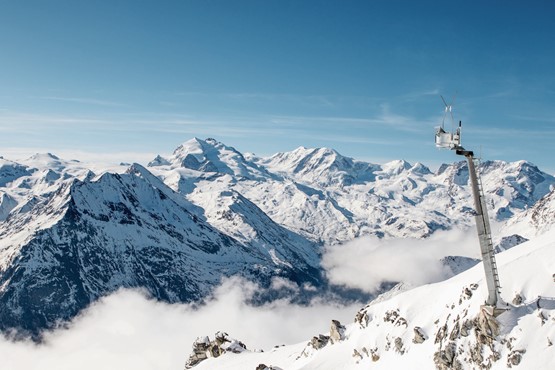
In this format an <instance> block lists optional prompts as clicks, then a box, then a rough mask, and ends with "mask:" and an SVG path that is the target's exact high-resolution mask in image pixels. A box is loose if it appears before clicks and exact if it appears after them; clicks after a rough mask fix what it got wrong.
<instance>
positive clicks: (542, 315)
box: [538, 311, 547, 326]
mask: <svg viewBox="0 0 555 370" xmlns="http://www.w3.org/2000/svg"><path fill="white" fill-rule="evenodd" d="M538 317H539V318H540V320H541V322H542V326H543V325H544V324H545V322H546V321H547V317H546V316H545V314H544V313H543V311H539V312H538Z"/></svg>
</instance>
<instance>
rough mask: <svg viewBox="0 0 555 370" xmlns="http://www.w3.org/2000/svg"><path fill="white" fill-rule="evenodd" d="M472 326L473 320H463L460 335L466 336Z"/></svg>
mask: <svg viewBox="0 0 555 370" xmlns="http://www.w3.org/2000/svg"><path fill="white" fill-rule="evenodd" d="M473 327H474V322H473V321H472V320H465V321H464V322H463V324H462V326H461V336H463V337H468V335H469V334H470V331H471V330H472V328H473Z"/></svg>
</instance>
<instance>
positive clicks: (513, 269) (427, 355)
mask: <svg viewBox="0 0 555 370" xmlns="http://www.w3.org/2000/svg"><path fill="white" fill-rule="evenodd" d="M497 261H498V266H499V270H500V279H501V283H502V286H503V289H502V298H503V300H504V301H506V302H512V300H513V298H514V297H515V294H516V293H518V294H520V295H521V296H522V297H524V300H523V303H521V304H519V305H512V304H510V305H508V308H509V310H508V311H506V312H504V313H503V314H501V315H500V316H499V317H498V320H499V322H500V324H501V332H500V334H499V336H498V337H497V338H496V339H495V341H494V343H493V346H492V348H493V350H495V351H496V352H497V353H498V354H499V356H500V358H499V359H498V360H497V361H491V365H492V367H491V368H492V369H506V368H507V367H508V365H507V364H508V362H507V361H508V360H507V358H508V356H509V355H510V354H511V352H513V351H515V350H525V352H523V353H522V359H521V362H520V364H519V365H518V367H517V368H520V369H552V368H554V366H555V346H553V345H552V344H550V343H553V342H555V282H554V273H555V230H552V231H550V232H548V233H546V234H544V235H542V236H540V237H538V238H537V239H535V240H533V241H529V242H526V243H523V244H521V245H519V246H516V247H514V248H512V249H511V250H508V251H506V252H503V253H501V254H499V255H498V258H497ZM483 275H484V272H483V267H482V264H479V265H477V266H475V267H473V268H472V269H470V270H468V271H466V272H463V273H461V274H460V275H457V276H455V277H453V278H451V279H449V280H447V281H444V282H440V283H436V284H430V285H425V286H421V287H418V288H415V289H412V290H409V291H405V292H402V293H399V294H397V295H394V296H393V297H391V298H390V299H387V300H382V301H379V302H377V303H370V305H368V306H366V307H365V308H363V309H362V310H361V313H365V314H366V315H367V317H368V319H367V320H368V321H367V323H363V324H360V323H352V324H349V325H347V329H346V332H345V336H346V338H345V339H344V340H342V341H339V342H336V343H333V344H332V343H328V344H327V345H326V346H325V347H324V348H322V349H320V350H314V349H313V348H310V347H307V342H302V343H298V344H293V345H287V346H283V347H277V348H274V349H272V350H270V351H268V352H262V353H259V352H248V351H247V352H243V353H241V354H224V355H222V356H221V357H218V358H209V359H208V360H205V361H204V362H202V363H200V364H199V365H198V366H197V367H195V369H199V370H204V369H229V370H235V369H237V370H240V369H254V368H256V366H258V365H259V364H262V363H263V364H266V365H268V366H269V365H273V366H276V367H279V368H282V369H287V370H295V369H334V370H337V369H362V368H372V369H374V368H375V369H394V368H395V369H403V368H405V369H408V368H411V369H434V368H435V365H434V361H433V357H434V353H435V352H437V351H439V349H440V345H443V346H444V348H445V346H446V344H447V343H449V342H452V343H455V344H456V346H457V348H458V350H460V352H458V354H457V355H456V358H457V359H458V360H459V361H460V362H461V363H462V365H463V367H464V368H474V367H476V365H475V364H472V363H471V362H470V361H469V357H470V350H471V348H472V346H475V345H476V338H475V336H474V334H473V333H471V334H470V335H469V336H467V337H464V336H461V335H458V336H457V335H455V336H453V337H452V338H453V339H450V340H447V341H440V343H435V342H434V338H435V336H436V334H437V333H438V331H439V330H440V328H441V327H442V326H443V325H447V331H446V332H447V335H448V336H449V333H452V330H453V328H454V327H455V326H456V325H457V323H459V324H461V323H462V322H463V320H465V319H472V318H474V317H476V316H477V315H478V314H479V312H480V305H481V304H483V302H484V301H485V298H486V295H487V290H486V287H485V281H484V276H483ZM473 284H477V288H476V286H475V285H473ZM465 288H468V290H469V291H470V292H472V296H471V297H468V295H465V293H464V292H465ZM538 297H541V299H540V300H539V303H538V300H537V298H538ZM538 305H539V308H538ZM388 312H389V313H391V312H397V313H398V317H396V316H395V315H393V318H390V319H389V320H385V318H387V317H388ZM331 319H332V318H330V320H331ZM405 322H406V324H405ZM417 326H418V327H420V328H421V330H422V331H423V332H424V333H425V336H426V337H427V339H426V340H425V341H424V342H423V343H421V344H419V343H414V342H413V341H412V339H413V337H414V332H413V329H414V328H415V327H417ZM322 331H323V332H325V328H322ZM317 334H318V333H314V335H317ZM396 338H401V340H402V343H403V346H402V350H401V351H398V350H396V348H395V345H394V341H395V339H396ZM307 339H309V338H307ZM388 343H389V344H388ZM245 344H246V345H247V347H249V343H245ZM251 345H254V346H256V344H251ZM364 349H366V351H365V350H364ZM371 349H372V350H375V353H377V354H378V355H379V357H380V358H379V360H377V361H375V362H374V361H372V358H371V357H369V356H368V355H367V354H366V352H368V353H370V350H371ZM355 350H356V351H357V352H358V353H360V354H361V356H353V354H354V353H355ZM401 352H402V353H401ZM303 353H305V354H306V355H305V354H303ZM491 353H492V350H491V349H490V348H487V347H486V348H484V349H483V357H484V364H485V363H487V357H488V355H490V354H491Z"/></svg>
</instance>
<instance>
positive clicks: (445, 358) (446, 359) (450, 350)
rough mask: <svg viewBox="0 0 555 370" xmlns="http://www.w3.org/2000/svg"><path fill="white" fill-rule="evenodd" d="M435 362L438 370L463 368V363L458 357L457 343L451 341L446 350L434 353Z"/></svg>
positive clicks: (460, 369)
mask: <svg viewBox="0 0 555 370" xmlns="http://www.w3.org/2000/svg"><path fill="white" fill-rule="evenodd" d="M434 363H435V364H436V368H437V369H438V370H462V368H463V367H462V364H461V362H460V361H459V360H458V359H457V345H456V344H455V343H454V342H450V343H449V344H448V345H447V346H446V347H445V350H439V351H437V352H436V353H434Z"/></svg>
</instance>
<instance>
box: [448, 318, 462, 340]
mask: <svg viewBox="0 0 555 370" xmlns="http://www.w3.org/2000/svg"><path fill="white" fill-rule="evenodd" d="M460 332H461V325H460V323H459V320H457V321H456V322H455V325H453V330H451V334H449V339H450V340H455V339H457V338H458V337H459V334H460Z"/></svg>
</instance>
